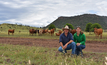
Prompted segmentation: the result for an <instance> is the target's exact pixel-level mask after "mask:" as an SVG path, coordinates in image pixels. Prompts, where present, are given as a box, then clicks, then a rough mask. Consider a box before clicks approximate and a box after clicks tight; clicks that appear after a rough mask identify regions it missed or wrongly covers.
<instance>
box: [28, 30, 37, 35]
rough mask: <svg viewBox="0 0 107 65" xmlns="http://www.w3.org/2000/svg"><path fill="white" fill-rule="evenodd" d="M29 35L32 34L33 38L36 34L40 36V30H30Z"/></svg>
mask: <svg viewBox="0 0 107 65" xmlns="http://www.w3.org/2000/svg"><path fill="white" fill-rule="evenodd" d="M29 33H30V34H32V36H33V34H36V33H38V34H39V30H34V29H30V30H29Z"/></svg>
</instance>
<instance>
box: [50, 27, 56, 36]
mask: <svg viewBox="0 0 107 65" xmlns="http://www.w3.org/2000/svg"><path fill="white" fill-rule="evenodd" d="M54 30H55V28H53V29H51V30H50V31H51V32H50V33H51V36H52V35H54Z"/></svg>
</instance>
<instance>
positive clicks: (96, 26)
mask: <svg viewBox="0 0 107 65" xmlns="http://www.w3.org/2000/svg"><path fill="white" fill-rule="evenodd" d="M94 28H98V29H99V28H102V27H101V25H100V24H98V23H95V24H92V26H91V31H92V32H93V31H94Z"/></svg>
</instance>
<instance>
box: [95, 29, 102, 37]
mask: <svg viewBox="0 0 107 65" xmlns="http://www.w3.org/2000/svg"><path fill="white" fill-rule="evenodd" d="M94 33H95V35H96V37H99V35H100V38H102V33H103V29H101V28H100V29H97V28H94Z"/></svg>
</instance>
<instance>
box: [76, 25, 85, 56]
mask: <svg viewBox="0 0 107 65" xmlns="http://www.w3.org/2000/svg"><path fill="white" fill-rule="evenodd" d="M74 42H75V43H76V52H75V53H76V54H77V55H79V52H81V54H82V49H84V48H85V42H86V37H85V34H83V32H82V31H81V28H80V27H77V28H76V33H75V34H74ZM82 56H83V54H82Z"/></svg>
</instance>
